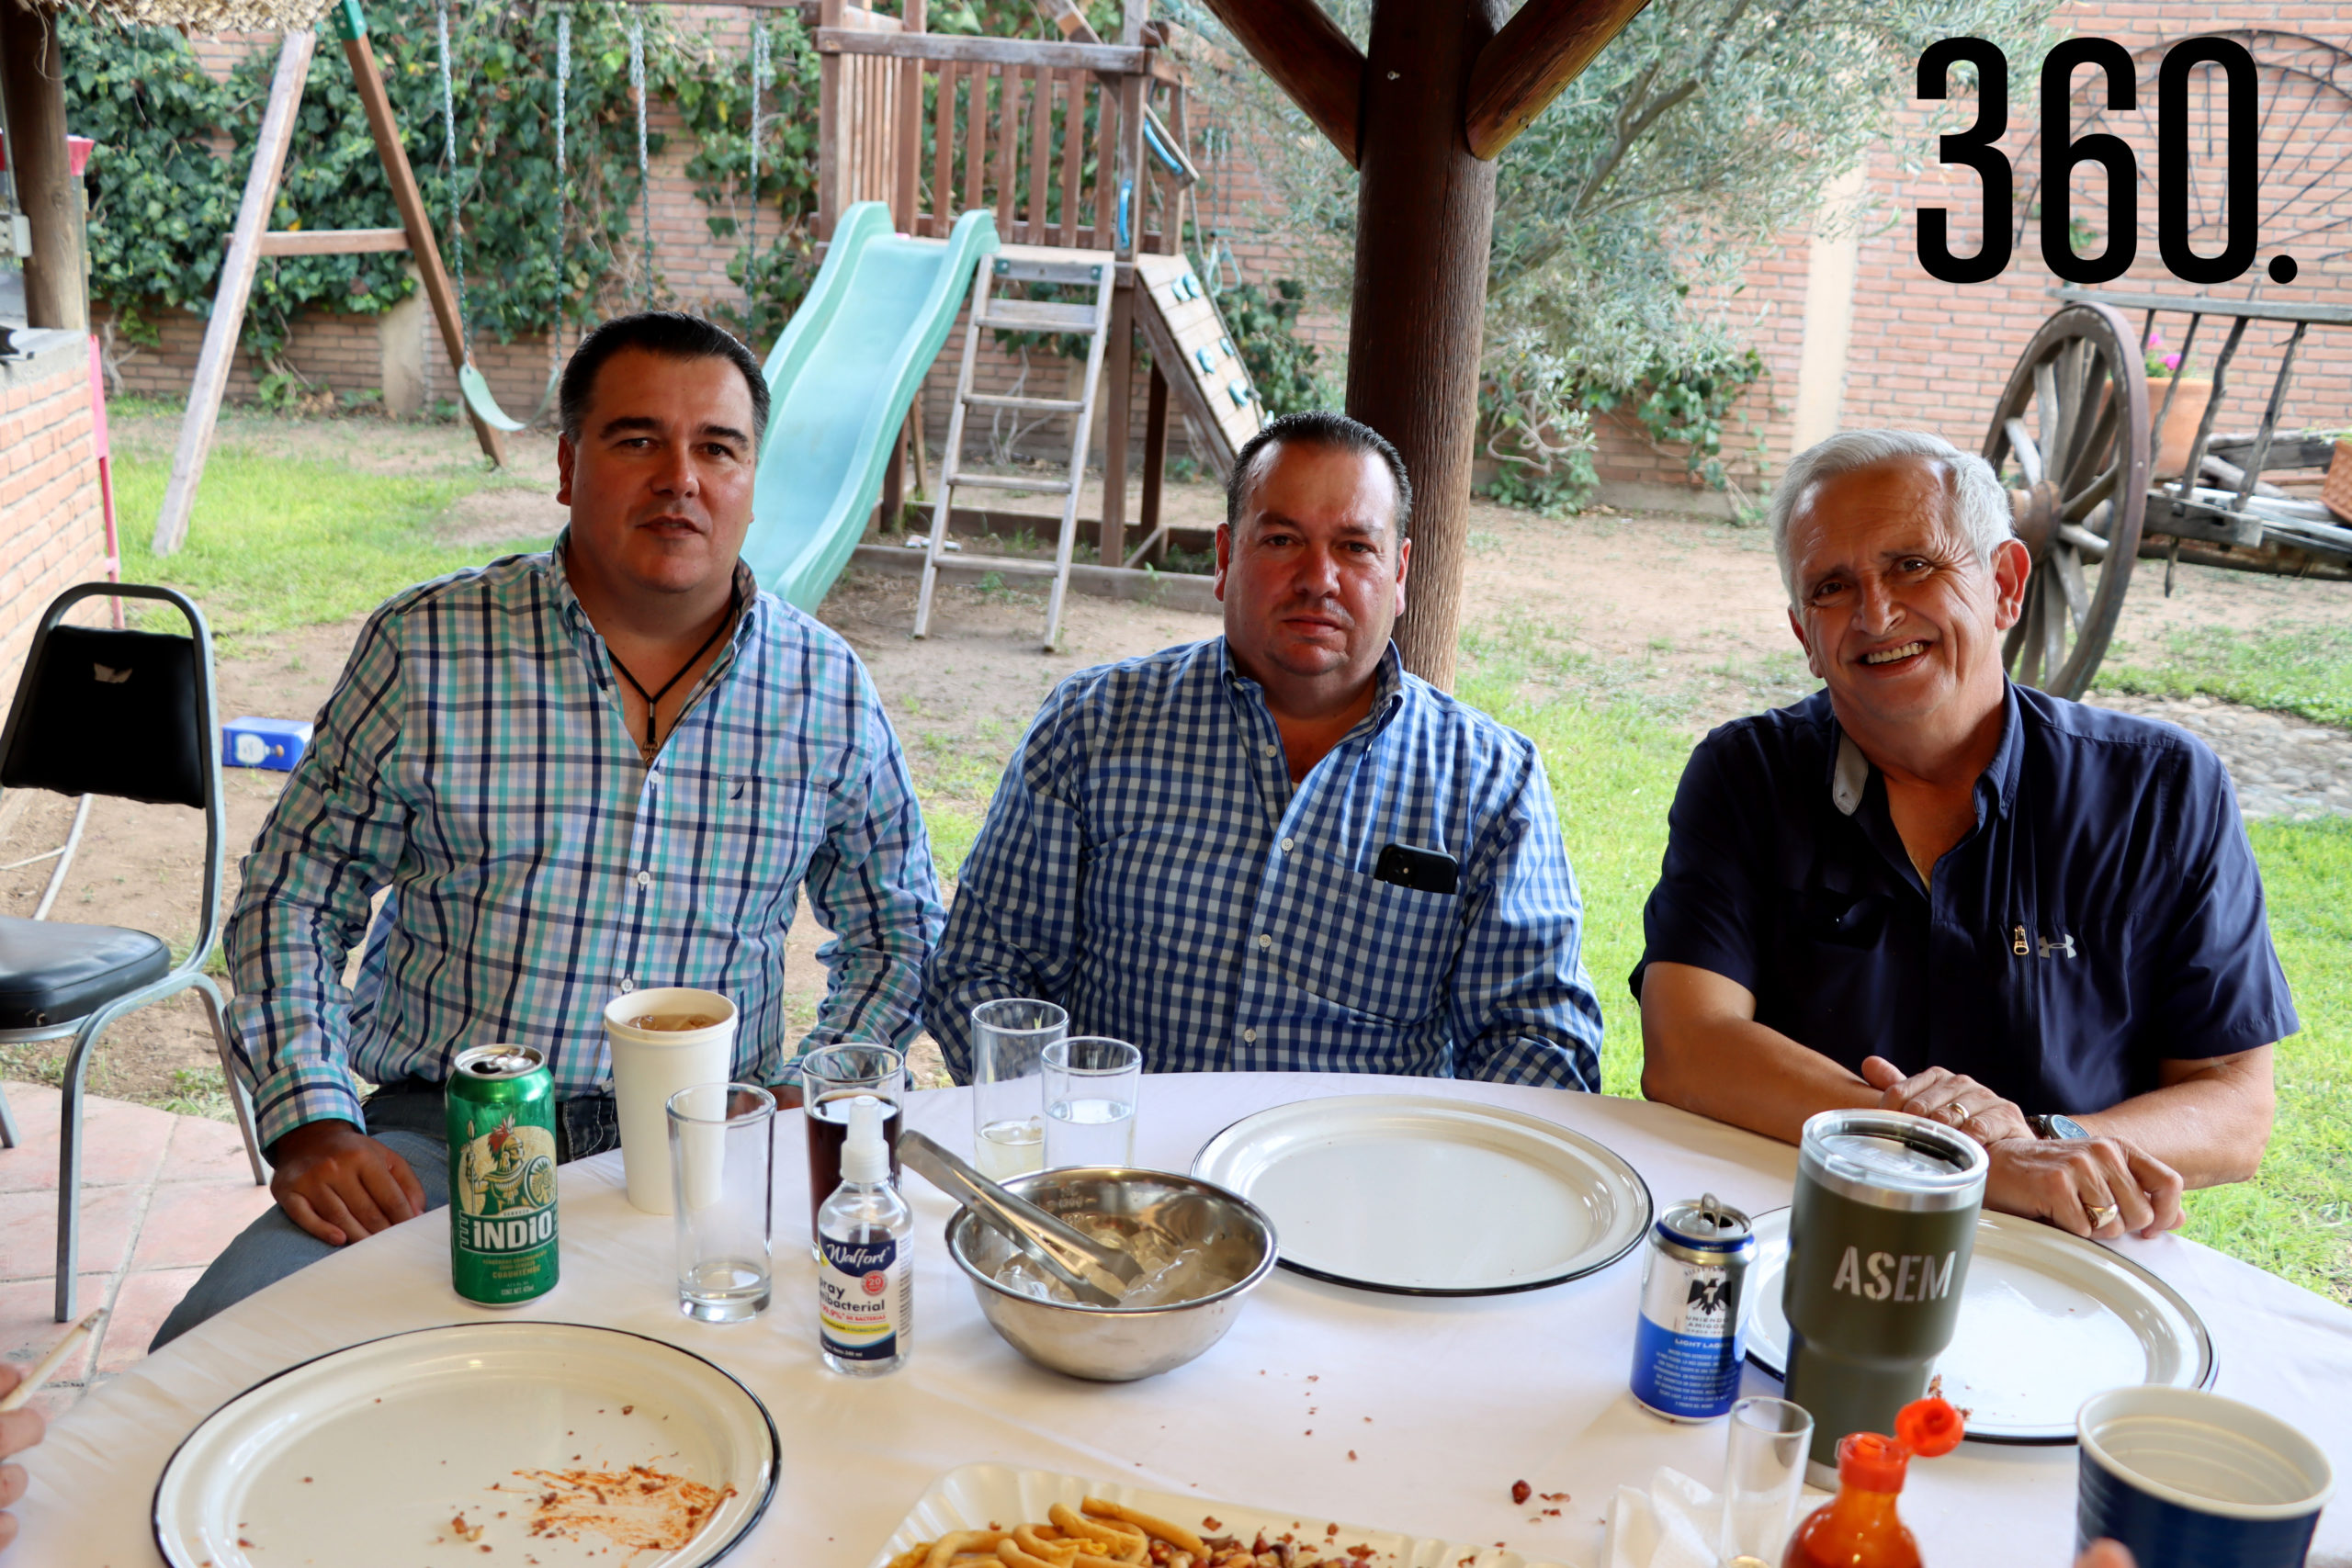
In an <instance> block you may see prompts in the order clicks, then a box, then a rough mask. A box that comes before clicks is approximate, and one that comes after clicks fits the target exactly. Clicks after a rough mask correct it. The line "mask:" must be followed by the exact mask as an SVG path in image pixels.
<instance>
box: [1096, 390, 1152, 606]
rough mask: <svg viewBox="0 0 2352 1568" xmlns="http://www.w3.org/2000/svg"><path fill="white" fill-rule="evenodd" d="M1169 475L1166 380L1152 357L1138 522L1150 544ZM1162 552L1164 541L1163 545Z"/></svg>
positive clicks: (1112, 561) (1117, 561)
mask: <svg viewBox="0 0 2352 1568" xmlns="http://www.w3.org/2000/svg"><path fill="white" fill-rule="evenodd" d="M1167 472H1168V377H1167V376H1166V374H1165V373H1163V372H1162V371H1161V369H1160V368H1159V355H1152V359H1151V389H1150V390H1149V391H1148V392H1146V393H1145V394H1144V405H1143V508H1142V512H1141V514H1140V515H1139V517H1138V518H1137V522H1138V524H1139V525H1140V526H1141V527H1142V529H1143V536H1144V537H1145V539H1147V540H1149V539H1151V538H1154V537H1156V536H1158V535H1159V487H1160V483H1161V481H1162V480H1163V479H1165V478H1166V477H1167ZM1161 547H1162V549H1163V550H1164V549H1165V547H1166V541H1164V540H1163V541H1162V543H1161ZM1125 564H1126V562H1125V559H1124V558H1116V557H1114V556H1112V555H1110V554H1109V553H1107V552H1106V553H1105V554H1104V555H1103V565H1104V566H1125Z"/></svg>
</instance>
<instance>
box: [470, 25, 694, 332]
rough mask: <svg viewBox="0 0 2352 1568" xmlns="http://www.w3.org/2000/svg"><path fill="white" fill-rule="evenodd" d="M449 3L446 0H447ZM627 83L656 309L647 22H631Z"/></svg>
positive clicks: (649, 286)
mask: <svg viewBox="0 0 2352 1568" xmlns="http://www.w3.org/2000/svg"><path fill="white" fill-rule="evenodd" d="M444 3H445V4H446V3H447V0H444ZM628 85H629V90H630V91H631V92H633V93H635V94H636V95H637V184H638V197H639V199H638V209H639V213H640V214H641V217H640V220H639V229H640V231H641V232H642V234H643V254H641V255H640V256H639V267H640V269H641V270H642V272H643V274H644V277H645V308H646V309H647V310H651V309H653V169H652V160H651V159H650V157H648V156H647V154H646V151H645V24H644V23H643V22H642V21H639V20H635V19H632V20H631V21H630V23H629V25H628Z"/></svg>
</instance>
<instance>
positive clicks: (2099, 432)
mask: <svg viewBox="0 0 2352 1568" xmlns="http://www.w3.org/2000/svg"><path fill="white" fill-rule="evenodd" d="M2139 344H2140V339H2139V334H2138V333H2135V332H2133V331H2132V330H2131V325H2130V324H2129V323H2128V322H2126V321H2124V319H2123V318H2122V316H2120V315H2119V314H2118V313H2117V312H2116V311H2115V310H2111V309H2109V307H2107V306H2105V305H2072V306H2069V307H2067V308H2066V309H2065V310H2061V311H2059V312H2058V313H2057V314H2056V315H2054V316H2052V317H2051V318H2050V319H2049V320H2048V321H2044V322H2042V323H2041V331H2040V332H2038V333H2034V334H2033V342H2032V343H2031V344H2030V345H2028V347H2027V349H2026V351H2025V355H2024V356H2023V357H2022V358H2020V359H2019V360H2018V366H2017V368H2016V369H2015V370H2012V371H2011V372H2009V384H2008V387H2007V389H2005V390H2004V391H2003V392H2002V393H2001V400H2000V402H1999V404H1998V405H1997V406H1996V408H1995V409H1994V412H1993V423H1992V426H1991V428H1990V429H1989V430H1987V431H1986V432H1985V448H1984V450H1985V459H1986V460H1987V461H1989V462H1990V463H1991V464H1992V465H1993V468H1994V469H1995V471H1996V472H1997V473H1999V474H2000V476H2001V482H2002V483H2003V484H2004V485H2006V486H2007V487H2008V491H2009V513H2010V520H2011V522H2012V523H2013V525H2015V526H2016V528H2017V531H2018V538H2020V539H2022V540H2024V541H2025V547H2026V548H2027V549H2028V550H2030V551H2031V552H2032V555H2033V574H2032V576H2031V577H2030V578H2029V579H2028V580H2027V581H2026V588H2025V613H2024V615H2021V616H2020V617H2019V618H2018V624H2017V625H2016V626H2013V627H2011V628H2010V630H2009V635H2008V637H2007V641H2006V642H2005V643H2004V644H2003V645H2002V649H2001V658H2002V662H2003V663H2004V664H2005V665H2007V668H2008V671H2009V674H2010V676H2011V678H2013V679H2014V680H2016V681H2017V682H2018V683H2019V684H2021V685H2028V686H2038V687H2040V688H2041V690H2043V691H2045V692H2048V693H2050V694H2052V695H2054V696H2061V697H2071V698H2079V697H2080V696H2081V695H2082V694H2084V693H2085V692H2086V691H2088V690H2090V684H2091V676H2092V675H2093V674H2094V673H2095V672H2096V671H2098V661H2099V660H2100V659H2101V658H2103V657H2104V656H2105V655H2106V653H2107V643H2108V638H2109V637H2111V636H2113V635H2114V632H2115V618H2116V616H2117V615H2119V614H2120V612H2121V611H2122V608H2123V591H2124V588H2125V587H2126V585H2128V584H2129V583H2130V581H2131V562H2132V559H2133V558H2134V557H2136V556H2137V555H2138V554H2139V552H2140V521H2141V516H2142V514H2143V512H2144V511H2145V510H2146V507H2147V502H2148V382H2147V377H2146V374H2145V373H2144V372H2143V369H2142V368H2141V360H2140V346H2139Z"/></svg>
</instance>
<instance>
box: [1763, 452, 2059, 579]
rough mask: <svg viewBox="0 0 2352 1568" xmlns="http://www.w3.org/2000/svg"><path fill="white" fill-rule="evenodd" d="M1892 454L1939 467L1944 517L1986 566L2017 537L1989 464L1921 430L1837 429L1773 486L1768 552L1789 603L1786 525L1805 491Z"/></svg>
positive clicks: (1792, 575)
mask: <svg viewBox="0 0 2352 1568" xmlns="http://www.w3.org/2000/svg"><path fill="white" fill-rule="evenodd" d="M1896 457H1918V458H1922V459H1925V460H1926V461H1928V462H1931V463H1941V464H1942V465H1943V468H1944V501H1945V505H1946V512H1945V519H1946V521H1948V522H1950V523H1951V525H1952V526H1954V527H1955V528H1957V529H1959V530H1960V532H1961V535H1962V536H1963V537H1964V538H1966V539H1967V540H1968V543H1969V545H1970V546H1971V547H1973V549H1974V550H1975V552H1976V558H1977V560H1978V561H1980V562H1982V563H1984V564H1985V565H1987V566H1990V565H1991V564H1992V561H1993V551H1994V549H1995V548H1996V547H1997V546H1999V545H2000V543H2001V542H2002V541H2003V540H2004V539H2013V538H2015V537H2017V535H2016V533H2015V532H2014V531H2013V530H2012V529H2011V528H2010V526H2009V494H2008V491H2006V490H2004V489H2002V488H2001V479H2000V476H1999V475H1997V474H1996V473H1994V471H1993V465H1992V464H1990V463H1988V462H1986V461H1985V459H1984V458H1982V457H1977V456H1976V455H1975V454H1974V453H1972V452H1963V451H1962V450H1961V449H1960V448H1959V447H1957V446H1953V445H1952V444H1951V442H1949V441H1947V440H1945V439H1944V438H1943V437H1942V436H1940V435H1930V434H1928V433H1927V432H1926V431H1923V430H1841V431H1839V432H1838V434H1835V435H1833V436H1831V437H1829V438H1828V439H1827V440H1826V441H1821V442H1817V443H1815V445H1813V446H1808V447H1806V448H1805V449H1804V451H1802V452H1800V453H1798V454H1797V455H1796V457H1793V458H1792V459H1791V460H1790V462H1789V467H1788V470H1787V471H1786V472H1785V473H1783V474H1781V482H1780V484H1779V485H1778V486H1777V487H1776V488H1775V489H1774V490H1773V491H1772V506H1771V510H1770V513H1769V516H1770V519H1771V524H1772V553H1773V554H1774V555H1776V556H1778V557H1779V558H1780V560H1781V585H1782V586H1783V587H1785V588H1786V589H1787V590H1788V591H1789V603H1790V604H1792V605H1793V604H1797V602H1798V601H1797V579H1796V562H1795V560H1794V559H1793V558H1792V557H1791V555H1790V552H1789V529H1790V526H1791V525H1792V524H1794V523H1795V521H1796V514H1797V508H1798V507H1799V506H1800V505H1802V504H1803V503H1804V499H1805V496H1806V494H1807V492H1809V491H1811V490H1812V489H1813V488H1814V487H1815V485H1818V484H1820V483H1822V482H1823V481H1824V480H1826V479H1837V478H1838V476H1840V475H1842V474H1850V473H1852V472H1853V471H1854V470H1855V469H1857V468H1870V467H1871V466H1872V465H1873V464H1878V463H1884V462H1888V461H1891V460H1892V459H1894V458H1896Z"/></svg>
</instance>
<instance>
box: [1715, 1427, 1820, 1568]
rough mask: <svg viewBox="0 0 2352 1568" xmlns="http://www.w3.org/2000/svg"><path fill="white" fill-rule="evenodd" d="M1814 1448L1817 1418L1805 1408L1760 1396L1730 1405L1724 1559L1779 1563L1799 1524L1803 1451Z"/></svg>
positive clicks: (1724, 1501)
mask: <svg viewBox="0 0 2352 1568" xmlns="http://www.w3.org/2000/svg"><path fill="white" fill-rule="evenodd" d="M1812 1444H1813V1417H1812V1416H1810V1415H1808V1414H1806V1412H1805V1409H1804V1406H1803V1405H1801V1404H1790V1403H1789V1402H1788V1401H1787V1400H1785V1399H1765V1398H1756V1399H1743V1400H1741V1401H1740V1402H1739V1403H1738V1404H1735V1405H1733V1406H1732V1407H1731V1436H1730V1438H1729V1439H1728V1447H1727V1450H1726V1451H1725V1453H1724V1489H1723V1503H1724V1516H1723V1539H1722V1540H1721V1542H1720V1546H1719V1550H1720V1551H1721V1553H1722V1555H1723V1557H1724V1560H1725V1561H1727V1562H1736V1561H1740V1560H1743V1559H1746V1560H1753V1561H1756V1562H1767V1563H1775V1562H1780V1561H1781V1549H1782V1548H1784V1547H1786V1546H1787V1545H1788V1543H1789V1531H1790V1530H1791V1529H1794V1528H1795V1526H1796V1517H1797V1501H1798V1499H1799V1498H1800V1497H1802V1496H1803V1495H1804V1466H1805V1450H1807V1449H1808V1448H1810V1447H1811V1446H1812Z"/></svg>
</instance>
